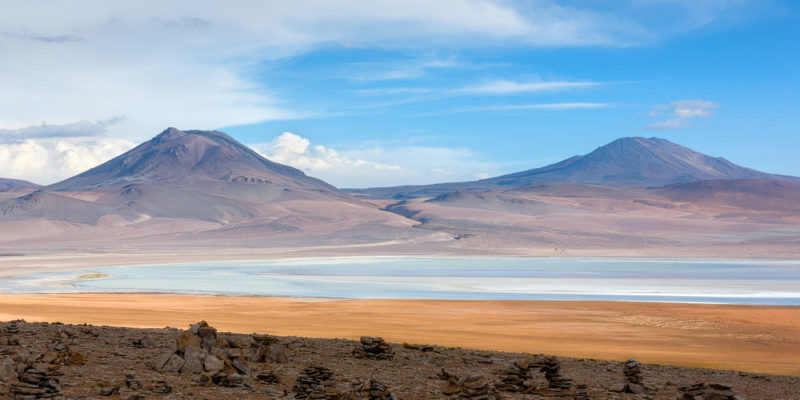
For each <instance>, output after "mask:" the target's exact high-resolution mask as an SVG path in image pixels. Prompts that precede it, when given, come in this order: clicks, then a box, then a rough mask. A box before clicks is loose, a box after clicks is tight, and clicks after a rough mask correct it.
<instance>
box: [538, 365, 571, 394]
mask: <svg viewBox="0 0 800 400" xmlns="http://www.w3.org/2000/svg"><path fill="white" fill-rule="evenodd" d="M537 366H538V367H539V370H540V371H541V372H544V379H546V380H547V383H548V387H549V389H551V390H568V389H569V388H570V387H571V386H572V379H568V378H564V377H563V376H561V363H560V362H559V361H558V359H557V358H555V357H546V358H545V359H544V360H543V361H542V362H540V363H538V364H537Z"/></svg>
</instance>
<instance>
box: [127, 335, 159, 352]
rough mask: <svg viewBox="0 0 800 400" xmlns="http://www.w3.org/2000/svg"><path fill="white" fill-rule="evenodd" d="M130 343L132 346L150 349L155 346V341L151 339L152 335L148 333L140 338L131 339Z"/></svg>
mask: <svg viewBox="0 0 800 400" xmlns="http://www.w3.org/2000/svg"><path fill="white" fill-rule="evenodd" d="M131 344H132V345H133V347H138V348H142V349H152V348H153V347H156V341H155V340H153V337H152V336H150V335H145V336H143V337H142V338H140V339H133V340H131Z"/></svg>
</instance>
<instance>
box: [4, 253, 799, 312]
mask: <svg viewBox="0 0 800 400" xmlns="http://www.w3.org/2000/svg"><path fill="white" fill-rule="evenodd" d="M0 291H2V292H6V293H9V292H11V293H75V292H133V293H136V292H163V293H187V294H219V295H263V296H286V297H308V298H359V299H459V300H627V301H671V302H673V301H674V302H703V303H733V304H770V305H794V306H798V305H800V260H738V259H601V258H486V257H476V258H452V257H447V258H444V257H442V258H440V257H336V258H306V259H286V260H273V261H235V262H214V263H191V264H169V265H142V266H130V267H113V268H91V269H86V270H78V271H74V270H73V271H67V272H64V271H62V272H52V273H39V274H28V275H20V276H15V277H7V278H2V279H0Z"/></svg>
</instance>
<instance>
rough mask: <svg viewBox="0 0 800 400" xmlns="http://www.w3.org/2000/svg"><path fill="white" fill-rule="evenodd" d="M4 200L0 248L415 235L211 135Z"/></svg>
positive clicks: (162, 138) (159, 142) (135, 153)
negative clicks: (30, 241)
mask: <svg viewBox="0 0 800 400" xmlns="http://www.w3.org/2000/svg"><path fill="white" fill-rule="evenodd" d="M0 199H5V200H3V201H0V242H2V241H4V239H5V240H7V241H8V240H10V241H14V240H21V238H30V237H36V238H39V237H41V235H40V232H45V233H46V234H48V235H51V236H50V237H51V238H52V240H58V241H69V240H82V241H85V242H89V243H94V242H97V241H104V240H109V241H113V240H117V239H120V238H131V237H137V238H140V237H169V238H170V240H171V241H174V240H177V241H180V240H187V241H191V242H192V243H196V242H197V241H198V240H201V241H202V240H208V241H210V242H212V243H213V244H215V245H220V244H224V243H227V244H226V245H233V244H234V243H236V245H239V246H242V245H244V246H254V245H257V244H258V245H263V240H265V239H270V240H273V242H275V241H278V240H279V241H283V243H284V244H287V245H288V243H292V244H293V245H301V244H302V243H303V242H302V240H300V241H298V240H299V239H297V238H301V239H303V240H309V241H311V240H313V243H314V244H319V243H325V242H332V241H341V240H349V241H350V242H351V243H353V242H355V243H358V242H362V241H363V242H370V241H375V240H378V241H380V240H391V239H396V238H404V237H411V236H419V235H418V233H417V232H414V231H410V230H408V227H409V226H410V225H411V224H412V223H413V222H412V221H408V220H406V219H405V218H403V217H401V216H398V215H396V214H392V213H388V212H385V211H382V210H380V209H379V208H378V207H376V206H375V205H374V204H372V203H369V202H367V201H364V200H360V199H356V198H353V197H351V196H349V195H347V194H345V193H343V192H341V191H339V190H338V189H336V188H335V187H333V186H331V185H329V184H327V183H325V182H323V181H321V180H319V179H316V178H312V177H309V176H307V175H306V174H304V173H303V172H302V171H300V170H297V169H295V168H292V167H289V166H286V165H282V164H278V163H275V162H272V161H269V160H267V159H266V158H264V157H262V156H261V155H259V154H258V153H256V152H255V151H253V150H251V149H250V148H248V147H247V146H245V145H243V144H241V143H239V142H237V141H236V140H234V139H233V138H231V137H230V136H228V135H226V134H224V133H222V132H217V131H195V130H187V131H181V130H178V129H175V128H169V129H167V130H165V131H164V132H162V133H161V134H159V135H158V136H156V137H154V138H153V139H151V140H149V141H147V142H144V143H142V144H141V145H139V146H137V147H136V148H134V149H132V150H130V151H128V152H126V153H124V154H122V155H120V156H118V157H116V158H114V159H112V160H110V161H108V162H105V163H103V164H101V165H99V166H97V167H95V168H92V169H90V170H88V171H86V172H83V173H81V174H79V175H76V176H74V177H72V178H69V179H66V180H64V181H62V182H58V183H55V184H52V185H49V186H46V187H43V188H39V189H38V190H36V191H34V192H28V193H27V194H24V195H22V194H20V195H18V197H16V196H15V197H14V198H9V196H4V197H0ZM3 224H7V225H5V226H4V225H3ZM165 235H166V236H165ZM311 243H312V242H309V245H310V244H311Z"/></svg>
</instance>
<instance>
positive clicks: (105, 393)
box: [100, 387, 119, 396]
mask: <svg viewBox="0 0 800 400" xmlns="http://www.w3.org/2000/svg"><path fill="white" fill-rule="evenodd" d="M117 392H119V388H118V387H107V388H100V395H101V396H111V395H114V394H116V393H117Z"/></svg>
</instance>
